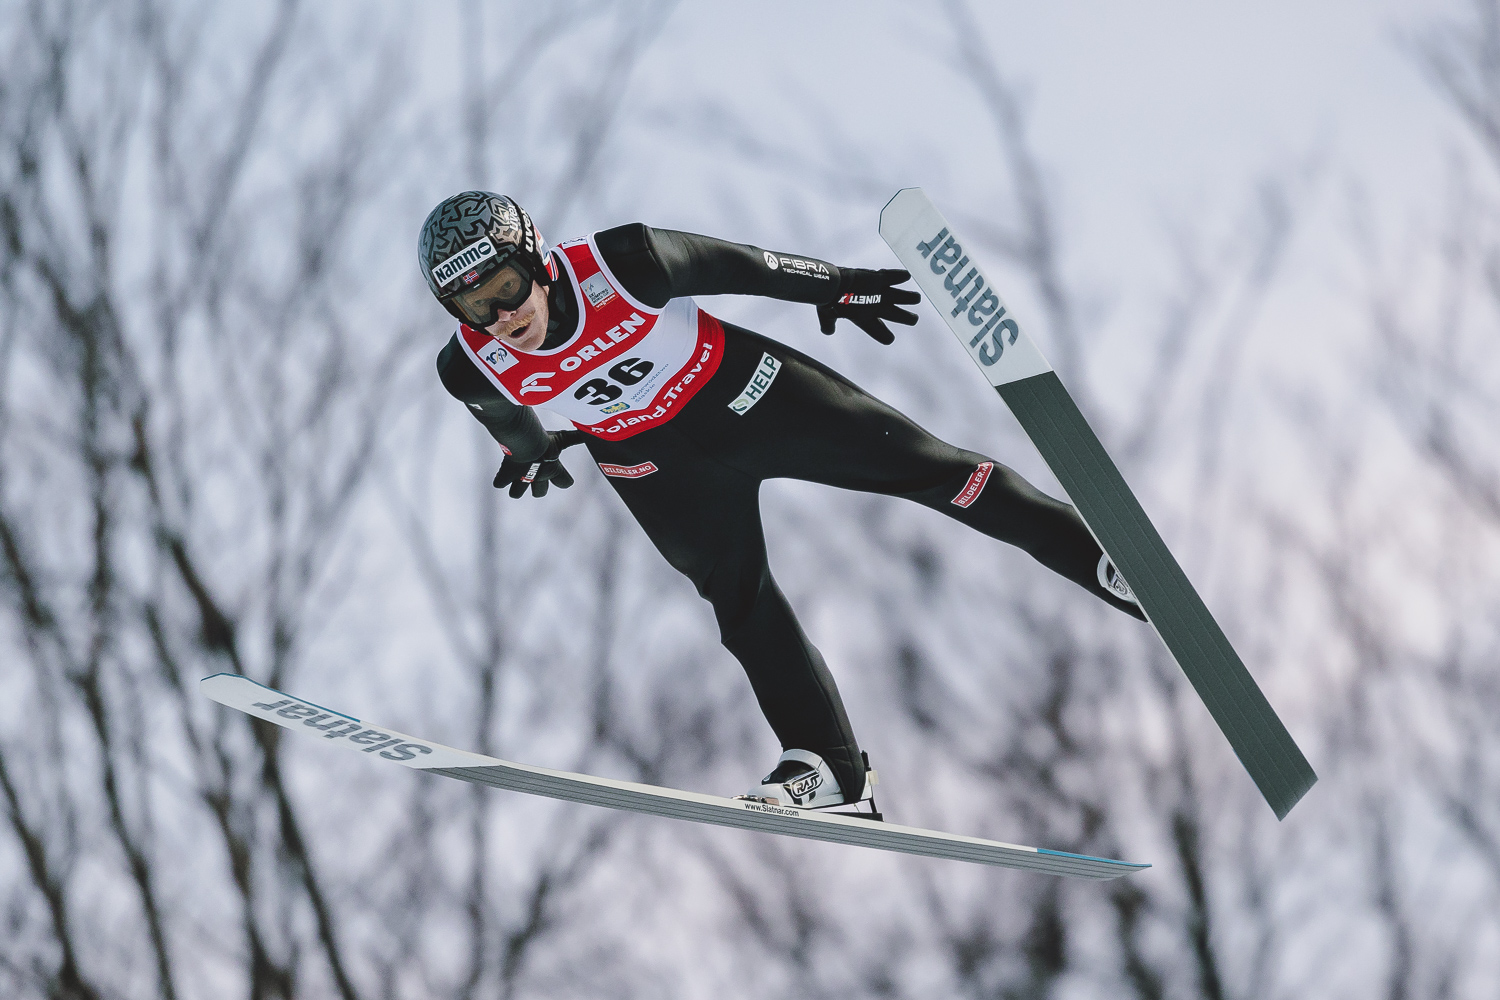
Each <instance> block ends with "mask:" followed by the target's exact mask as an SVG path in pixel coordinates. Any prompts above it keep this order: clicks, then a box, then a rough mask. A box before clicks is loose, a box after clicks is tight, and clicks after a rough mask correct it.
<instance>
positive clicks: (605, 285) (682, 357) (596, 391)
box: [458, 236, 724, 441]
mask: <svg viewBox="0 0 1500 1000" xmlns="http://www.w3.org/2000/svg"><path fill="white" fill-rule="evenodd" d="M557 250H558V252H559V254H560V255H561V257H562V260H563V268H564V271H565V273H564V274H563V275H562V276H561V277H560V278H559V280H565V281H570V282H572V284H573V290H574V293H575V295H576V297H577V300H578V306H579V323H578V330H577V331H576V332H575V333H574V334H573V336H572V337H570V338H568V341H567V342H566V343H564V344H563V345H562V346H560V347H556V348H553V349H552V350H549V351H532V352H529V353H523V352H520V351H513V350H511V349H510V348H509V347H507V346H505V345H504V344H502V343H500V341H498V340H496V339H495V338H494V337H491V336H490V335H489V334H487V333H485V332H484V331H483V330H475V329H474V328H473V327H470V326H468V325H467V324H464V325H461V326H460V327H459V328H458V339H459V343H461V344H463V345H464V351H465V352H466V353H467V354H468V355H469V357H470V358H471V359H472V360H473V361H474V363H475V364H476V365H478V366H479V370H480V371H482V372H484V374H485V376H486V377H488V378H489V380H490V381H491V382H492V383H494V385H495V388H497V389H499V390H500V392H501V393H502V394H504V396H505V397H506V398H507V399H509V400H510V401H511V402H513V403H518V404H521V405H523V406H543V407H546V408H547V409H549V410H552V411H554V412H556V413H560V414H562V415H563V416H565V417H567V418H568V419H569V420H571V421H573V424H574V426H576V427H578V428H579V429H580V430H584V431H588V432H589V433H591V434H597V435H599V436H600V437H602V438H606V439H608V440H611V441H620V440H623V439H624V438H628V437H631V436H632V435H635V434H639V433H640V432H641V431H643V430H646V429H648V428H650V427H656V426H659V425H661V424H664V423H666V422H667V421H668V420H670V419H672V417H673V416H675V415H676V414H677V413H678V412H679V411H680V410H681V409H682V406H683V404H684V403H686V402H687V401H688V400H689V399H691V398H692V397H693V394H694V393H696V392H697V391H698V390H699V389H701V388H702V387H703V385H704V383H706V382H707V381H708V380H709V378H711V377H712V376H713V374H714V372H715V371H717V370H718V368H719V361H720V360H721V359H722V358H723V356H724V328H723V327H722V326H720V325H719V321H718V320H716V319H714V318H713V317H712V316H710V315H709V314H708V313H706V312H703V311H702V310H700V309H699V308H698V306H697V304H696V303H694V302H693V300H692V299H690V298H682V299H673V300H671V301H670V302H668V303H667V304H666V306H665V307H664V308H662V309H653V308H652V307H650V306H648V305H646V304H644V303H642V302H639V301H637V300H636V299H635V298H633V297H632V296H631V295H630V293H629V292H627V291H625V289H624V288H623V287H622V286H621V285H620V283H619V282H618V281H617V280H616V279H615V276H614V275H613V274H611V273H610V271H609V268H608V267H606V266H605V264H604V261H603V259H602V258H601V257H600V256H599V248H598V247H596V246H595V245H594V238H593V237H592V236H588V237H585V238H583V239H579V240H571V241H569V242H567V243H563V244H560V245H559V246H558V247H557Z"/></svg>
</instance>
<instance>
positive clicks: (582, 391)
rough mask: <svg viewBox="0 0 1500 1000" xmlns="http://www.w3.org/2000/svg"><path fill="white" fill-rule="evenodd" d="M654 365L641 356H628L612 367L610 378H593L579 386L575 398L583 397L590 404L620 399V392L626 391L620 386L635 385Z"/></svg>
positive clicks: (574, 394)
mask: <svg viewBox="0 0 1500 1000" xmlns="http://www.w3.org/2000/svg"><path fill="white" fill-rule="evenodd" d="M654 367H655V365H653V364H652V363H651V362H649V361H644V360H642V359H640V358H626V359H625V360H624V361H621V362H619V363H618V364H616V365H615V366H614V367H612V368H610V370H609V378H607V379H604V378H591V379H589V380H588V381H587V382H585V383H583V385H581V386H579V387H578V388H577V390H575V391H574V393H573V398H574V399H581V400H583V402H585V403H587V404H588V405H589V406H599V405H601V404H603V403H610V402H613V401H614V400H616V399H619V398H620V394H621V393H622V392H624V391H625V390H623V389H621V388H620V386H622V385H623V386H631V385H635V384H636V383H637V382H639V381H640V380H641V379H643V378H645V377H646V376H647V375H649V374H651V369H652V368H654ZM611 379H612V380H613V381H611Z"/></svg>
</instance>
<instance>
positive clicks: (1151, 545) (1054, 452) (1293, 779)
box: [880, 188, 1318, 819]
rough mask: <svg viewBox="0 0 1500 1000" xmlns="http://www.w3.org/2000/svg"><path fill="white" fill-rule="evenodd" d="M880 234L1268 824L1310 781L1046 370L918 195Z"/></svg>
mask: <svg viewBox="0 0 1500 1000" xmlns="http://www.w3.org/2000/svg"><path fill="white" fill-rule="evenodd" d="M880 236H881V238H882V239H884V240H885V241H886V243H887V244H889V245H890V248H891V250H892V251H894V252H895V254H896V257H897V258H899V259H900V261H901V263H902V265H903V266H905V268H906V269H907V270H908V271H910V272H911V274H912V277H913V278H914V279H915V280H916V282H917V286H918V287H919V288H921V290H922V292H923V293H924V294H925V295H926V297H927V301H928V303H929V304H931V305H932V306H933V308H935V309H936V310H937V311H938V313H939V315H941V316H942V318H943V322H944V323H946V324H947V325H948V328H949V329H950V330H952V331H953V334H954V336H956V337H957V338H958V340H959V342H960V343H961V344H963V346H964V349H965V350H966V351H968V352H969V357H971V358H973V360H974V363H975V364H976V365H978V366H979V370H980V371H981V372H983V373H984V375H985V378H986V379H988V380H989V383H990V385H992V386H994V387H995V391H996V392H998V393H999V394H1000V398H1001V399H1003V400H1005V403H1006V405H1007V406H1009V407H1010V409H1011V412H1012V413H1014V414H1015V415H1016V419H1017V420H1019V421H1020V422H1021V426H1022V428H1023V429H1024V430H1025V431H1026V433H1027V435H1028V436H1029V437H1030V438H1031V440H1032V443H1033V444H1035V445H1036V447H1037V450H1038V451H1040V452H1041V454H1042V458H1043V459H1044V460H1046V462H1047V465H1048V467H1049V468H1051V470H1052V473H1053V474H1054V475H1055V476H1057V479H1058V482H1060V483H1062V486H1063V489H1065V490H1067V492H1068V496H1069V498H1070V499H1071V500H1072V501H1073V504H1074V506H1075V507H1076V508H1077V509H1078V513H1079V514H1080V515H1082V517H1083V520H1084V522H1085V523H1086V524H1087V525H1088V526H1089V530H1090V531H1092V532H1093V534H1094V538H1095V540H1096V541H1098V542H1099V545H1100V547H1101V548H1103V549H1104V551H1105V553H1107V554H1108V556H1109V558H1110V560H1111V562H1113V563H1114V565H1115V568H1116V569H1117V570H1118V572H1119V573H1120V575H1121V576H1123V577H1124V578H1125V581H1126V582H1127V583H1128V584H1129V586H1130V588H1131V589H1132V590H1133V591H1134V592H1135V598H1136V600H1137V601H1138V602H1139V603H1140V606H1141V609H1142V610H1143V611H1144V612H1145V613H1146V617H1147V618H1148V619H1150V622H1151V624H1152V626H1153V627H1154V628H1155V629H1156V633H1157V635H1159V636H1160V637H1161V640H1162V642H1163V643H1164V644H1165V645H1166V647H1167V650H1168V651H1169V652H1170V653H1171V654H1172V657H1173V658H1174V659H1175V660H1176V661H1177V663H1178V665H1179V666H1180V667H1181V668H1182V671H1183V673H1185V674H1186V675H1187V677H1188V680H1189V681H1191V682H1192V685H1193V687H1194V688H1195V689H1196V690H1197V692H1198V696H1199V697H1200V698H1202V699H1203V703H1204V704H1205V705H1206V706H1207V707H1208V710H1209V713H1210V714H1211V715H1212V716H1213V718H1214V721H1215V722H1217V723H1218V724H1219V728H1220V729H1221V730H1222V731H1223V733H1224V735H1225V737H1227V738H1228V740H1229V744H1230V746H1231V747H1233V748H1234V752H1235V754H1236V755H1237V756H1238V757H1239V759H1240V762H1241V763H1242V764H1243V765H1244V766H1245V770H1246V771H1248V772H1249V773H1250V777H1251V778H1252V779H1254V781H1255V784H1256V786H1257V787H1259V789H1260V791H1261V794H1262V795H1264V796H1265V799H1266V802H1267V803H1269V804H1270V806H1271V809H1272V810H1273V811H1275V813H1276V818H1277V819H1284V818H1285V817H1286V814H1287V813H1288V812H1290V811H1291V809H1292V806H1294V805H1296V804H1297V801H1298V800H1299V799H1300V798H1302V796H1303V795H1305V794H1306V793H1307V790H1308V789H1309V788H1311V787H1312V786H1313V783H1314V782H1316V781H1317V780H1318V776H1317V775H1316V774H1315V773H1313V769H1312V766H1311V765H1309V764H1308V762H1307V758H1305V757H1304V756H1303V755H1302V751H1301V750H1300V749H1298V747H1297V744H1296V742H1295V741H1294V740H1293V739H1292V736H1291V734H1290V733H1288V732H1287V729H1286V726H1284V725H1283V724H1282V722H1281V719H1280V718H1279V717H1278V716H1277V715H1276V711H1275V709H1273V708H1272V707H1271V703H1270V702H1268V701H1267V700H1266V696H1265V695H1264V694H1263V693H1262V692H1261V690H1260V688H1259V687H1258V686H1257V685H1256V683H1255V679H1254V678H1253V677H1251V676H1250V672H1249V671H1248V670H1246V669H1245V665H1244V663H1243V662H1241V661H1240V658H1239V656H1238V655H1237V654H1236V653H1235V651H1234V648H1233V647H1232V646H1231V645H1230V644H1229V640H1228V639H1227V638H1226V637H1225V635H1224V632H1223V630H1222V629H1220V628H1219V625H1218V623H1217V622H1216V621H1214V617H1213V615H1212V613H1210V612H1209V610H1208V608H1207V606H1206V605H1204V603H1203V599H1202V598H1200V597H1199V596H1198V592H1197V591H1196V590H1194V589H1193V585H1192V583H1190V582H1189V581H1188V578H1187V575H1186V574H1184V573H1183V572H1182V569H1181V567H1180V566H1178V565H1177V560H1176V559H1174V558H1173V557H1172V553H1171V552H1169V551H1168V550H1167V547H1166V545H1165V543H1163V542H1162V539H1161V535H1159V534H1158V533H1157V531H1156V528H1155V527H1154V526H1153V525H1152V524H1151V521H1150V519H1149V518H1148V517H1147V516H1146V512H1145V511H1144V510H1143V509H1142V507H1141V505H1140V502H1139V501H1137V500H1136V498H1135V494H1133V493H1132V492H1131V491H1130V487H1129V486H1127V485H1126V483H1125V480H1124V478H1123V477H1122V476H1121V475H1120V472H1119V470H1118V469H1117V468H1116V467H1115V464H1114V462H1113V461H1111V460H1110V457H1109V455H1108V454H1106V453H1105V451H1104V446H1103V445H1101V444H1100V443H1099V438H1098V436H1097V435H1095V434H1094V432H1093V430H1092V429H1091V428H1090V427H1089V425H1088V423H1087V421H1085V420H1084V418H1083V414H1082V413H1081V412H1079V410H1078V406H1077V404H1076V403H1074V402H1073V398H1072V397H1071V396H1069V395H1068V390H1067V389H1066V388H1064V387H1063V384H1062V382H1061V380H1059V379H1058V377H1057V374H1056V372H1054V371H1053V370H1052V366H1051V365H1050V364H1048V363H1047V359H1046V358H1044V357H1043V356H1042V352H1041V351H1040V350H1038V349H1037V346H1036V344H1035V343H1033V342H1032V340H1031V338H1030V337H1029V336H1027V334H1026V332H1025V330H1024V329H1023V328H1022V326H1021V325H1020V321H1019V320H1017V319H1016V318H1015V316H1014V315H1012V314H1011V313H1010V312H1009V310H1008V309H1006V307H1005V303H1004V302H1003V301H1002V300H1001V298H1000V294H999V292H998V291H997V290H996V287H995V284H994V283H993V282H992V281H990V279H989V276H988V275H986V274H985V273H984V271H983V270H982V269H981V268H980V267H979V263H978V261H977V260H974V259H972V254H971V253H970V251H968V250H966V249H965V246H966V245H967V244H966V243H965V242H964V241H963V240H961V239H959V237H958V235H957V234H956V233H954V231H953V227H952V226H950V225H949V224H948V221H947V220H946V219H945V218H943V216H942V214H941V213H940V212H939V211H938V210H937V208H936V207H935V206H934V205H933V204H932V202H931V201H930V200H928V198H927V196H926V195H925V194H923V193H922V189H921V188H903V189H901V190H900V191H898V192H896V195H895V197H893V198H892V199H891V200H890V201H889V202H887V203H886V206H885V208H883V209H882V210H881V212H880Z"/></svg>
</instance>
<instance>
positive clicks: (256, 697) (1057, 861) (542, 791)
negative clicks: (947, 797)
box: [199, 674, 1150, 879]
mask: <svg viewBox="0 0 1500 1000" xmlns="http://www.w3.org/2000/svg"><path fill="white" fill-rule="evenodd" d="M199 688H200V690H201V691H202V692H203V694H205V695H206V696H208V697H209V698H212V699H213V700H214V701H216V702H218V703H219V704H221V705H225V706H227V707H229V708H232V709H235V710H236V711H240V712H244V713H245V714H246V715H250V716H253V717H255V718H257V719H261V720H264V721H265V722H270V723H273V724H275V725H278V726H281V727H282V728H284V729H290V730H292V731H293V732H297V733H302V734H303V735H306V736H316V737H319V738H321V739H323V740H328V741H337V742H338V743H339V744H340V745H342V746H345V747H348V748H349V749H351V750H356V751H359V752H361V753H366V754H370V755H371V756H374V757H380V758H382V759H384V760H389V761H394V762H396V763H398V764H401V765H403V766H405V767H409V768H413V769H415V770H418V771H426V772H428V773H430V774H441V775H445V776H447V777H450V778H458V779H460V780H462V781H471V782H475V783H478V784H481V785H490V786H492V787H494V788H505V789H509V790H511V791H517V792H526V793H527V794H529V795H542V796H546V797H547V798H552V799H562V800H564V801H568V802H582V803H585V804H587V805H594V806H603V807H605V808H607V809H624V810H629V811H631V812H639V813H647V814H649V815H653V816H667V817H670V818H673V819H681V820H688V821H689V822H694V823H711V824H714V825H717V826H729V827H737V828H739V829H742V830H758V831H761V832H763V833H775V834H780V835H782V836H787V837H802V838H805V839H807V840H826V841H831V842H833V843H838V844H853V845H856V846H859V847H871V848H875V849H877V850H883V851H895V852H898V853H902V854H916V855H924V856H927V857H933V858H948V859H951V860H955V861H968V862H972V863H974V864H982V865H997V866H999V867H1002V868H1021V869H1027V870H1030V871H1037V872H1044V873H1046V874H1049V875H1068V876H1072V877H1075V878H1089V879H1113V878H1119V877H1120V876H1121V875H1129V874H1131V873H1132V872H1137V871H1140V870H1141V869H1142V868H1149V867H1150V865H1143V864H1132V863H1130V862H1128V861H1113V860H1110V859H1109V858H1093V857H1089V856H1087V855H1083V854H1069V853H1066V852H1064V851H1049V850H1047V849H1045V848H1040V847H1022V846H1020V845H1017V844H1002V843H999V842H998V841H993V840H981V839H979V838H977V837H962V836H958V835H956V834H951V833H939V832H936V831H932V830H919V829H915V828H913V827H907V826H897V825H895V824H892V823H881V822H875V821H872V820H867V819H857V818H854V817H847V816H830V815H828V814H826V813H815V812H808V811H807V810H803V809H793V808H787V807H782V806H775V805H770V804H768V803H762V802H752V801H748V800H742V799H728V798H721V797H718V796H714V795H701V794H698V793H696V792H684V791H679V790H677V789H675V788H661V787H658V786H656V785H644V784H639V783H637V782H633V781H616V780H614V779H612V778H596V777H593V776H592V775H587V774H574V773H572V772H569V771H555V770H552V769H550V768H545V767H533V766H531V765H529V764H516V763H512V762H511V761H507V760H499V759H497V758H495V757H486V756H483V755H481V754H477V753H469V752H468V751H465V750H455V749H453V748H452V747H445V746H443V745H441V744H439V743H433V742H432V741H431V740H423V739H417V738H416V737H412V736H407V735H405V734H403V733H398V732H396V730H394V729H390V728H388V727H385V726H375V725H372V724H369V723H366V722H363V721H361V720H359V719H357V718H355V717H354V716H352V715H346V714H344V713H343V712H337V711H335V710H333V709H331V708H324V707H323V706H321V705H317V704H314V703H313V702H310V701H303V700H302V699H301V698H295V697H293V696H292V695H289V694H286V693H285V692H282V691H277V690H275V689H274V688H269V687H266V686H265V685H263V684H257V683H256V682H255V681H252V680H250V679H249V678H248V677H244V676H242V675H240V674H214V675H213V676H211V677H205V678H204V679H203V680H202V681H201V682H199Z"/></svg>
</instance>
